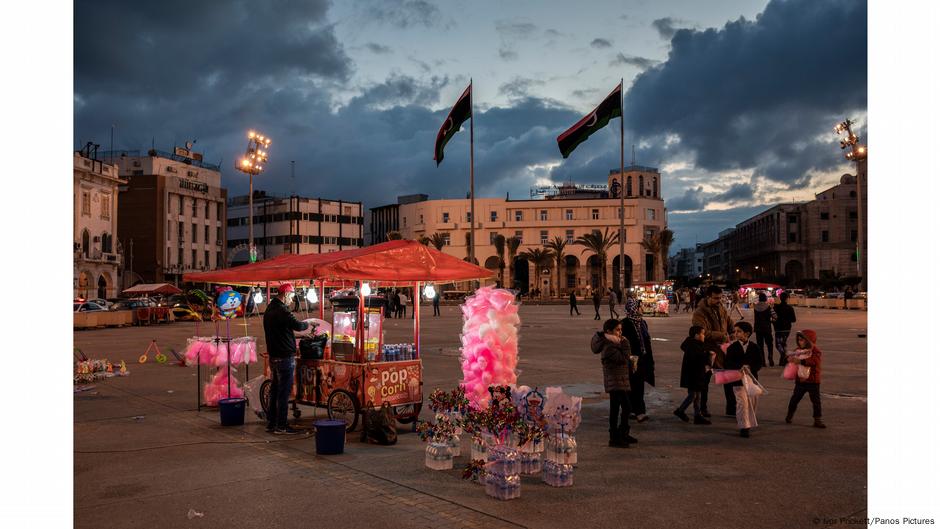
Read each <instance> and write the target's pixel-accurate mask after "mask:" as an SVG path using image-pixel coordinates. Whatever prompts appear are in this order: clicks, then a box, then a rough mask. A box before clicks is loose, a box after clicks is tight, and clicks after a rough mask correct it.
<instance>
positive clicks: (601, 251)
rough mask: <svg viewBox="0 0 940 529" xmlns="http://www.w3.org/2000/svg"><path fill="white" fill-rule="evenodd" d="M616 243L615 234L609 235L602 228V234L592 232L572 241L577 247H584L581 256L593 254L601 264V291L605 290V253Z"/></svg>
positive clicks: (607, 229) (608, 232) (606, 229)
mask: <svg viewBox="0 0 940 529" xmlns="http://www.w3.org/2000/svg"><path fill="white" fill-rule="evenodd" d="M618 242H619V238H618V236H617V233H616V232H614V233H610V229H609V228H604V233H603V234H602V233H600V232H593V231H592V232H591V233H585V234H584V235H582V236H580V237H578V238H577V239H575V241H574V243H575V244H577V245H578V246H583V247H584V250H582V251H581V254H582V255H583V254H584V252H594V255H596V256H597V259H598V260H599V261H600V262H601V285H600V286H601V290H602V291H606V290H607V251H608V250H610V249H611V248H612V247H613V246H614V245H615V244H617V243H618Z"/></svg>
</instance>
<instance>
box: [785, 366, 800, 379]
mask: <svg viewBox="0 0 940 529" xmlns="http://www.w3.org/2000/svg"><path fill="white" fill-rule="evenodd" d="M798 370H799V366H797V365H796V364H792V363H790V362H787V365H785V366H784V367H783V378H785V379H787V380H796V372H797V371H798Z"/></svg>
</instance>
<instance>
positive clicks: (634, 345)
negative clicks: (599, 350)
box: [621, 296, 656, 423]
mask: <svg viewBox="0 0 940 529" xmlns="http://www.w3.org/2000/svg"><path fill="white" fill-rule="evenodd" d="M625 309H626V317H625V318H624V319H623V321H622V322H621V325H622V326H623V337H624V338H626V339H627V340H628V341H629V342H630V351H631V353H632V354H633V356H636V357H637V360H636V369H635V370H633V371H632V372H631V373H630V405H631V407H632V409H633V412H634V413H636V421H637V422H638V423H639V422H646V421H648V420H649V416H648V415H646V401H645V399H644V398H643V393H644V392H645V391H646V383H648V384H649V385H650V386H653V387H655V386H656V377H655V363H654V362H653V345H652V343H651V340H650V333H649V327H648V326H647V325H646V321H645V320H644V319H643V315H642V314H641V313H640V302H639V300H637V299H636V298H635V297H633V296H628V297H627V302H626V304H625Z"/></svg>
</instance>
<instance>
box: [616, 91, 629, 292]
mask: <svg viewBox="0 0 940 529" xmlns="http://www.w3.org/2000/svg"><path fill="white" fill-rule="evenodd" d="M626 189H627V182H626V181H625V180H624V178H623V77H621V78H620V234H619V237H618V239H620V269H619V273H620V278H619V279H620V281H619V284H620V292H622V293H623V295H624V296H626V295H627V275H626V274H625V273H624V270H625V267H624V263H623V240H624V239H626V234H625V233H624V231H623V226H624V222H623V195H624V194H625V193H626V192H627V191H626Z"/></svg>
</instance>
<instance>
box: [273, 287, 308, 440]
mask: <svg viewBox="0 0 940 529" xmlns="http://www.w3.org/2000/svg"><path fill="white" fill-rule="evenodd" d="M293 297H294V286H293V285H291V284H290V283H284V284H283V285H281V286H279V287H278V289H277V297H276V298H274V299H273V300H272V301H271V303H269V304H268V308H267V309H266V310H265V311H264V343H265V344H266V345H267V348H268V361H269V363H270V365H271V396H270V398H269V399H268V402H269V403H270V404H269V405H268V410H267V413H268V426H267V428H265V431H267V432H269V433H274V434H275V435H284V434H296V433H300V430H295V429H293V428H291V427H290V426H288V425H287V401H288V400H289V399H290V393H291V389H292V388H293V386H294V362H295V359H294V354H295V353H296V352H297V342H296V341H295V340H294V331H304V330H306V329H307V327H308V326H309V325H308V324H307V323H304V322H301V321H297V318H295V317H294V315H293V313H291V311H290V308H289V305H288V304H289V303H291V302H292V301H293V300H292V299H291V298H293Z"/></svg>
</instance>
